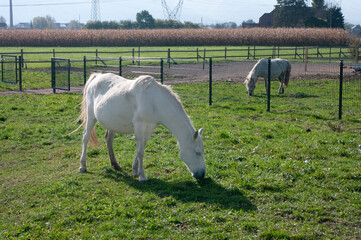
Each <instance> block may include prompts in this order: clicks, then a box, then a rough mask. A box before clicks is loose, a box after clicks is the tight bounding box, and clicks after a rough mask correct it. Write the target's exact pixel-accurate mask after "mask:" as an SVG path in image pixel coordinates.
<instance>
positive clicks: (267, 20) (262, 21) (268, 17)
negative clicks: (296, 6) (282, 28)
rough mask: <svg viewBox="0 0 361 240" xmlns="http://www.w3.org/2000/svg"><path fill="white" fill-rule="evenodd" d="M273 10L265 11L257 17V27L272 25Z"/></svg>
mask: <svg viewBox="0 0 361 240" xmlns="http://www.w3.org/2000/svg"><path fill="white" fill-rule="evenodd" d="M274 12H275V10H273V11H272V12H270V13H265V14H263V15H262V16H261V17H260V18H259V27H261V28H270V27H272V25H273V15H274Z"/></svg>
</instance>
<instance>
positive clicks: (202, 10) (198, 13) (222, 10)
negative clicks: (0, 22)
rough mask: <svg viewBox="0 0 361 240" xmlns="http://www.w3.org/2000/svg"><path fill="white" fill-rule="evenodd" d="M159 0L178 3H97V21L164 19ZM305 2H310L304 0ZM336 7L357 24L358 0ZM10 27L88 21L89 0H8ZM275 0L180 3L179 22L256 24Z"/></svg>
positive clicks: (4, 12)
mask: <svg viewBox="0 0 361 240" xmlns="http://www.w3.org/2000/svg"><path fill="white" fill-rule="evenodd" d="M162 1H165V2H166V4H167V5H168V7H169V9H170V10H173V9H174V8H175V6H176V5H177V4H178V3H179V0H168V1H166V0H99V9H100V20H101V21H121V20H132V21H135V18H136V14H137V13H138V12H140V11H142V10H147V11H148V12H149V13H150V14H151V15H152V16H153V17H154V18H155V19H166V17H165V14H164V9H163V6H162ZM9 2H10V0H0V16H3V17H4V18H5V19H6V23H7V24H8V25H9V24H10V10H9V9H10V8H9ZM306 2H311V1H310V0H309V1H306ZM326 2H327V3H332V4H334V5H337V6H340V7H341V9H342V13H343V15H344V18H345V22H347V23H351V24H355V25H356V24H361V4H360V0H326ZM12 3H13V15H14V17H13V19H14V24H17V23H19V22H30V21H31V20H32V19H33V18H34V17H37V16H44V17H45V16H46V15H50V16H51V17H53V18H55V20H56V22H60V23H68V22H70V21H71V20H77V21H79V20H80V22H81V23H86V22H88V21H89V20H90V19H91V6H92V0H12ZM276 3H277V0H256V1H254V0H183V6H182V8H181V14H180V21H181V22H185V21H190V22H193V23H203V24H216V23H224V22H235V23H237V24H241V23H242V22H243V21H247V20H250V19H252V20H253V21H254V22H258V19H259V17H261V16H262V14H263V13H267V12H271V11H272V10H273V8H274V5H276Z"/></svg>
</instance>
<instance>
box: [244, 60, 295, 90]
mask: <svg viewBox="0 0 361 240" xmlns="http://www.w3.org/2000/svg"><path fill="white" fill-rule="evenodd" d="M290 74H291V64H290V63H289V62H288V61H287V60H284V59H280V58H277V59H272V60H271V79H276V78H278V80H279V81H280V87H279V89H278V93H284V87H283V85H285V86H286V87H287V86H288V81H289V79H290ZM258 77H263V78H264V80H265V85H266V90H267V79H268V60H267V59H263V58H262V59H260V60H259V61H258V62H257V63H256V64H255V65H254V66H253V68H252V70H251V71H250V72H249V74H248V76H247V78H246V81H245V82H244V83H245V84H246V88H247V90H248V94H249V95H250V96H252V95H253V91H254V89H255V88H256V83H257V79H258Z"/></svg>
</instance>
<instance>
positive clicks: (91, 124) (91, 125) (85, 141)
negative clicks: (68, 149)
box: [79, 116, 96, 173]
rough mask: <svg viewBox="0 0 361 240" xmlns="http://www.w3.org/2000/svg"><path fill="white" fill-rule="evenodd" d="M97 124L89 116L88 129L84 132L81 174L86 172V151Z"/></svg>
mask: <svg viewBox="0 0 361 240" xmlns="http://www.w3.org/2000/svg"><path fill="white" fill-rule="evenodd" d="M95 123H96V120H95V118H92V119H90V118H89V116H88V119H87V123H86V127H85V129H84V131H83V148H82V153H81V157H80V167H79V172H80V173H83V172H86V150H87V147H88V143H89V139H90V136H91V132H92V131H93V128H94V126H95Z"/></svg>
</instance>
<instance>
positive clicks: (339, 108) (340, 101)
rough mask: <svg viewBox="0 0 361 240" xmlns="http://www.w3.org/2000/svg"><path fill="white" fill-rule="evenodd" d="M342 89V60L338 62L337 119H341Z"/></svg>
mask: <svg viewBox="0 0 361 240" xmlns="http://www.w3.org/2000/svg"><path fill="white" fill-rule="evenodd" d="M342 87H343V60H340V93H339V99H338V119H342Z"/></svg>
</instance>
